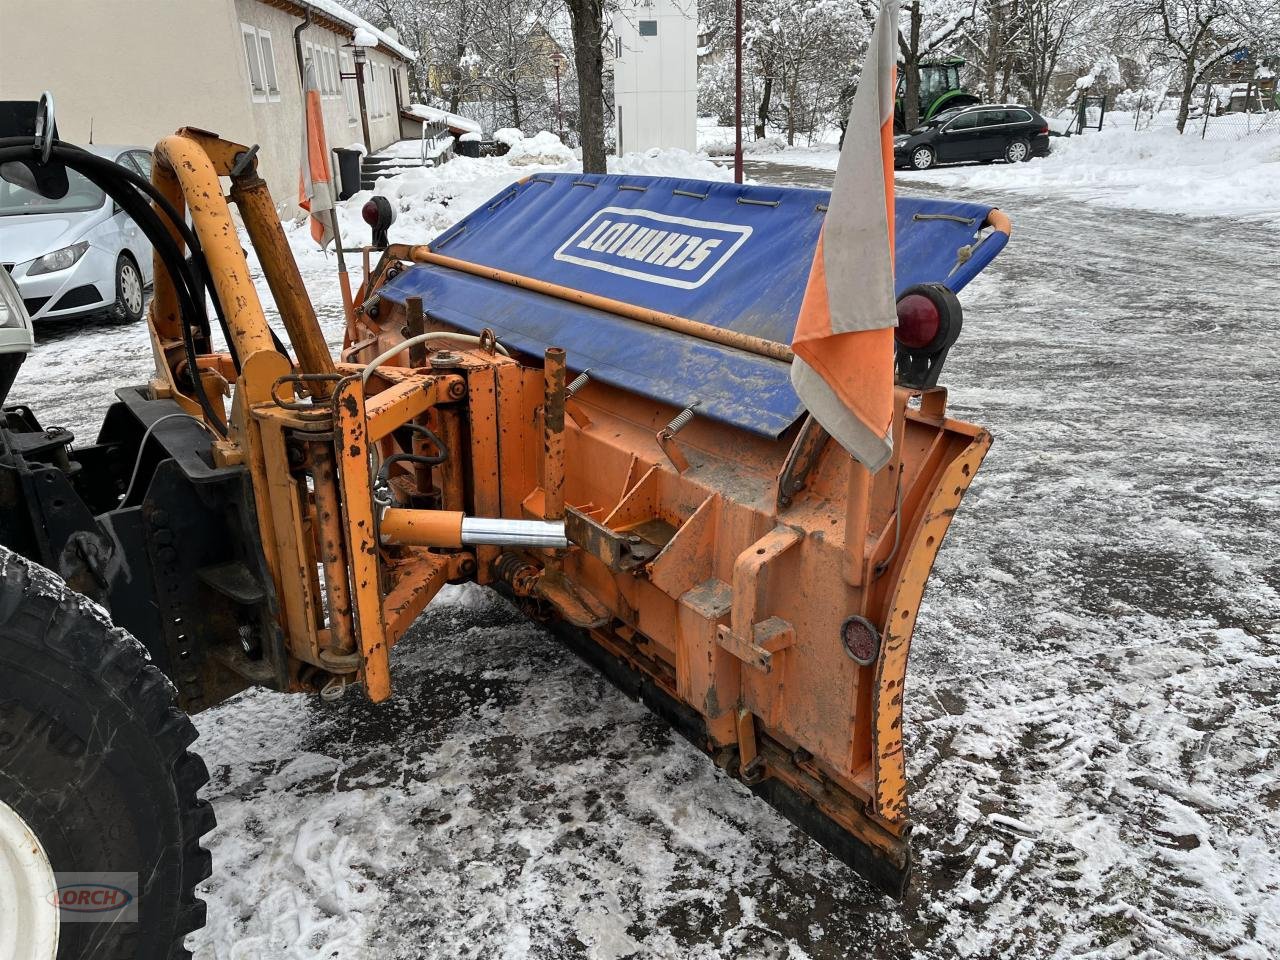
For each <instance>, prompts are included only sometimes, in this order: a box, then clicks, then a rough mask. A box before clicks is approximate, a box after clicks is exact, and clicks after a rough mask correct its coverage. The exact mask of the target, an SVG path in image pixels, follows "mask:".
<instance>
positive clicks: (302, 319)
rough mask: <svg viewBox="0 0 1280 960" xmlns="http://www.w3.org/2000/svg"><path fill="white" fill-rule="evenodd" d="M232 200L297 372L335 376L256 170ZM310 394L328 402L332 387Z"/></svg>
mask: <svg viewBox="0 0 1280 960" xmlns="http://www.w3.org/2000/svg"><path fill="white" fill-rule="evenodd" d="M231 199H232V200H234V201H235V204H236V207H237V209H239V211H240V219H242V220H243V221H244V226H245V230H246V231H248V233H249V242H250V243H252V244H253V249H254V250H255V251H256V252H257V254H258V261H259V262H260V263H261V264H262V273H263V275H264V276H265V277H266V278H267V285H268V286H269V287H270V288H271V296H272V297H273V298H274V299H275V302H276V308H277V309H278V310H279V311H280V317H281V319H282V320H284V326H285V330H286V331H288V334H289V342H290V343H292V344H293V350H294V353H295V354H296V355H297V358H298V367H299V369H300V370H301V371H302V372H303V373H320V374H326V373H333V372H335V368H334V364H333V355H332V354H331V353H330V352H329V345H328V344H327V343H326V342H325V339H324V333H323V331H321V329H320V324H319V323H318V322H317V321H316V311H315V307H313V306H312V305H311V298H310V297H309V296H308V294H307V288H306V286H305V285H304V284H303V282H302V274H301V273H299V272H298V264H297V261H296V260H294V258H293V251H292V250H290V249H289V241H288V240H286V239H285V236H284V228H283V227H282V226H281V225H280V214H279V211H277V210H276V204H275V201H274V200H272V199H271V193H270V191H269V190H268V189H267V184H266V181H264V180H263V179H262V178H261V177H260V176H258V174H257V172H256V171H254V170H252V169H251V170H249V171H247V172H246V173H244V174H242V175H241V176H238V177H232V180H231ZM306 388H307V390H308V391H310V393H311V395H312V396H315V397H328V396H329V395H330V394H331V393H332V392H333V381H332V380H312V381H308V382H307V384H306Z"/></svg>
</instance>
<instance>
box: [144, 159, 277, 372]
mask: <svg viewBox="0 0 1280 960" xmlns="http://www.w3.org/2000/svg"><path fill="white" fill-rule="evenodd" d="M155 161H156V165H157V166H161V167H164V168H165V169H166V170H167V171H169V172H171V173H172V174H173V176H174V177H175V178H176V179H177V181H178V184H179V185H180V186H181V189H182V194H183V196H184V197H185V198H186V201H187V206H188V208H189V209H190V211H191V223H192V226H193V227H194V229H195V232H196V235H197V236H198V237H199V238H200V245H201V247H203V248H204V255H205V259H206V260H207V261H208V263H209V273H210V274H211V275H212V277H213V284H214V287H215V289H216V290H217V291H218V299H219V301H221V303H222V309H223V311H224V312H225V313H226V317H227V327H228V329H229V330H230V332H231V339H232V340H234V341H235V346H236V350H237V352H238V353H239V355H240V357H241V359H242V361H243V360H245V359H247V358H248V357H249V356H250V355H252V354H254V353H257V352H258V351H260V350H266V351H270V352H273V353H274V352H275V349H276V348H275V343H274V342H273V341H272V339H271V331H270V328H269V327H268V326H267V321H266V317H265V316H264V315H263V312H262V302H261V300H260V299H259V298H258V291H257V289H256V288H255V287H254V285H253V279H252V278H251V277H250V276H249V265H248V263H247V262H246V261H245V258H244V250H243V249H242V248H241V246H240V237H239V235H238V234H237V233H236V225H235V221H234V220H232V218H231V210H230V208H229V207H228V206H227V198H226V197H224V196H223V195H222V184H221V183H220V182H219V180H218V171H217V169H216V168H215V167H214V165H213V162H212V161H211V160H210V159H209V155H208V154H207V153H206V152H205V149H204V147H203V146H201V145H200V144H199V143H197V142H196V141H195V140H192V139H190V138H188V137H185V136H180V135H177V134H175V135H173V136H169V137H165V138H164V139H163V140H161V141H160V142H159V143H157V144H156V149H155ZM158 179H159V181H160V182H161V183H163V182H164V174H163V173H161V174H160V175H159V178H158ZM166 295H167V294H166Z"/></svg>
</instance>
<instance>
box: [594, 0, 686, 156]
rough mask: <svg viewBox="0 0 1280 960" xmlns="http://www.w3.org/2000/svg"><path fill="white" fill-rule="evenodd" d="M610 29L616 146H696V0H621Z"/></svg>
mask: <svg viewBox="0 0 1280 960" xmlns="http://www.w3.org/2000/svg"><path fill="white" fill-rule="evenodd" d="M613 32H614V38H615V40H614V43H615V46H614V50H613V54H614V62H613V98H614V122H615V123H616V124H617V131H618V136H617V140H618V152H619V153H629V152H633V151H637V150H648V149H649V148H650V147H679V148H681V149H684V150H696V149H697V116H698V7H697V2H696V0H622V2H621V6H620V8H619V10H618V12H616V13H615V14H614V15H613Z"/></svg>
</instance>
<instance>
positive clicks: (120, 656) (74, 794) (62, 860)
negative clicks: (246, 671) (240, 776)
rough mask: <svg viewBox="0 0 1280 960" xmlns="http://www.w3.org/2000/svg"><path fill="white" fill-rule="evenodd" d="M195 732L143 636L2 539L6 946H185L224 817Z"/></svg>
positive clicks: (35, 952) (79, 952) (157, 954)
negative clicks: (215, 807)
mask: <svg viewBox="0 0 1280 960" xmlns="http://www.w3.org/2000/svg"><path fill="white" fill-rule="evenodd" d="M195 737H196V731H195V728H194V727H193V726H192V725H191V721H190V720H189V719H188V718H187V716H186V714H184V713H182V712H181V711H179V710H178V709H177V707H176V706H174V689H173V686H172V685H171V684H170V683H169V681H168V680H167V679H166V678H165V676H164V674H162V673H161V672H160V670H159V669H157V668H156V667H155V666H154V665H152V664H151V663H149V662H148V659H147V655H146V652H145V651H144V650H143V648H142V646H141V645H140V644H139V643H138V642H137V641H136V640H134V639H133V637H131V636H129V634H127V633H125V632H124V631H123V630H119V629H116V628H114V627H113V626H112V625H111V622H110V621H109V620H108V619H107V617H106V615H105V614H104V613H103V612H102V610H101V609H99V608H98V607H96V606H94V605H93V604H91V603H90V602H89V601H87V600H85V599H84V598H83V597H81V596H80V595H79V594H77V593H74V592H73V591H71V590H70V589H68V588H67V586H66V584H64V583H63V582H62V581H61V580H59V579H58V578H57V577H56V576H54V575H53V574H52V573H50V572H49V571H47V570H45V569H44V568H43V567H39V566H36V565H35V564H32V563H30V562H28V561H26V560H24V559H22V558H21V557H19V556H17V555H15V554H13V553H11V552H10V551H8V550H5V549H4V548H0V956H4V957H13V958H16V960H37V958H38V960H52V958H54V957H58V958H68V960H69V958H76V960H79V958H81V957H93V958H103V960H117V958H119V960H123V958H126V957H127V958H130V960H137V958H141V960H176V958H185V957H188V956H190V955H189V954H188V952H187V951H186V949H185V948H184V946H183V939H184V938H185V937H186V935H187V934H188V933H190V932H191V931H192V930H195V929H196V928H198V927H200V926H202V925H203V924H204V915H205V907H204V903H203V902H202V901H200V900H197V899H196V898H195V895H194V892H195V887H196V884H198V883H200V881H202V880H204V879H205V878H206V877H208V876H209V872H210V858H209V853H208V851H206V850H204V849H202V848H201V847H200V837H201V836H202V835H203V834H205V833H206V832H208V831H209V830H210V829H212V827H213V811H212V809H211V808H210V806H209V804H208V803H207V802H206V801H204V800H201V799H199V798H198V797H197V796H196V791H198V790H199V789H200V787H201V786H203V785H204V784H205V783H206V782H207V781H208V779H209V775H208V773H207V772H206V770H205V766H204V761H202V760H201V759H200V758H199V757H197V756H196V755H195V754H193V753H190V752H189V751H188V750H187V747H188V746H189V745H190V744H191V742H192V741H193V740H195ZM50 883H53V884H54V886H52V887H51V886H50ZM59 900H60V901H61V908H60V907H59ZM15 907H16V909H15ZM135 918H136V919H135ZM55 951H56V952H55Z"/></svg>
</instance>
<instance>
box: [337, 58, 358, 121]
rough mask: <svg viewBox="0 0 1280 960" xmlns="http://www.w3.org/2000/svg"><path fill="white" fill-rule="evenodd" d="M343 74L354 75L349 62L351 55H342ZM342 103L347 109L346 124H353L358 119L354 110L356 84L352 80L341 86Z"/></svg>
mask: <svg viewBox="0 0 1280 960" xmlns="http://www.w3.org/2000/svg"><path fill="white" fill-rule="evenodd" d="M340 65H341V67H342V72H343V73H354V72H355V67H354V65H353V64H352V62H351V55H350V54H347V53H344V54H342V58H341V61H340ZM342 102H343V103H344V104H346V107H347V123H355V122H356V120H357V119H358V117H357V108H356V82H355V81H354V80H347V81H344V82H343V84H342Z"/></svg>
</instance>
